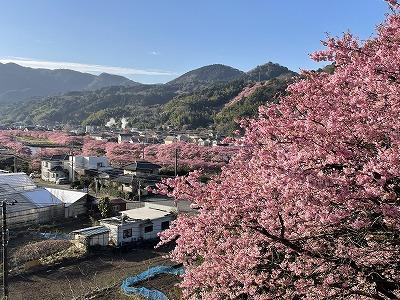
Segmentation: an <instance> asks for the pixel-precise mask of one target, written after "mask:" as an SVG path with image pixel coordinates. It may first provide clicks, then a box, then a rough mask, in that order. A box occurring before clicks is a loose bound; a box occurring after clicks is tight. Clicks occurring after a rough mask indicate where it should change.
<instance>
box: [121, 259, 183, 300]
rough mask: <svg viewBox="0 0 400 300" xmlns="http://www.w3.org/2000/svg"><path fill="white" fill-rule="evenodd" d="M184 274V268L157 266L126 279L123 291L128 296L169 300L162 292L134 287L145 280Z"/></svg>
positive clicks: (122, 287)
mask: <svg viewBox="0 0 400 300" xmlns="http://www.w3.org/2000/svg"><path fill="white" fill-rule="evenodd" d="M183 273H184V270H183V267H180V268H174V267H171V266H157V267H153V268H150V269H148V270H147V271H144V272H142V273H140V274H138V275H136V276H131V277H128V278H126V279H125V280H124V281H123V282H122V285H121V290H122V292H123V293H124V294H126V295H134V294H135V295H140V296H142V297H144V298H146V299H149V300H168V298H167V296H165V295H164V293H162V292H161V291H157V290H150V289H147V288H145V287H132V285H135V284H137V283H139V282H141V281H143V280H146V279H150V278H153V277H155V276H156V275H159V274H172V275H182V274H183Z"/></svg>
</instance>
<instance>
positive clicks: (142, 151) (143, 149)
mask: <svg viewBox="0 0 400 300" xmlns="http://www.w3.org/2000/svg"><path fill="white" fill-rule="evenodd" d="M142 159H143V160H144V140H143V143H142Z"/></svg>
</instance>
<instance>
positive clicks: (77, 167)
mask: <svg viewBox="0 0 400 300" xmlns="http://www.w3.org/2000/svg"><path fill="white" fill-rule="evenodd" d="M110 169H112V167H111V166H110V163H109V161H108V158H107V157H105V156H70V157H69V163H68V171H69V179H70V180H71V181H72V174H74V178H76V175H78V176H85V175H88V176H95V175H97V174H98V173H100V172H104V171H107V170H110Z"/></svg>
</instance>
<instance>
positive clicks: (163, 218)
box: [100, 207, 175, 246]
mask: <svg viewBox="0 0 400 300" xmlns="http://www.w3.org/2000/svg"><path fill="white" fill-rule="evenodd" d="M174 217H175V214H174V213H171V212H170V211H167V210H160V209H154V208H149V207H141V208H136V209H130V210H126V211H124V212H123V213H122V214H121V216H119V217H112V218H107V219H102V220H100V225H102V226H104V227H105V228H108V229H109V230H110V231H109V236H110V243H111V244H113V245H115V246H123V245H125V244H130V243H132V242H139V241H142V240H153V239H157V238H158V233H159V232H161V231H163V230H165V229H168V228H169V225H170V222H171V221H172V220H173V219H174Z"/></svg>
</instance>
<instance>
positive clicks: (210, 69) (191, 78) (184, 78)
mask: <svg viewBox="0 0 400 300" xmlns="http://www.w3.org/2000/svg"><path fill="white" fill-rule="evenodd" d="M243 74H244V72H243V71H240V70H238V69H235V68H233V67H230V66H226V65H223V64H212V65H208V66H204V67H200V68H197V69H194V70H192V71H189V72H187V73H185V74H183V75H181V76H179V77H178V78H176V79H174V80H172V81H170V82H168V84H188V83H199V82H226V81H230V80H233V79H237V78H240V77H241V76H243Z"/></svg>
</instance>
